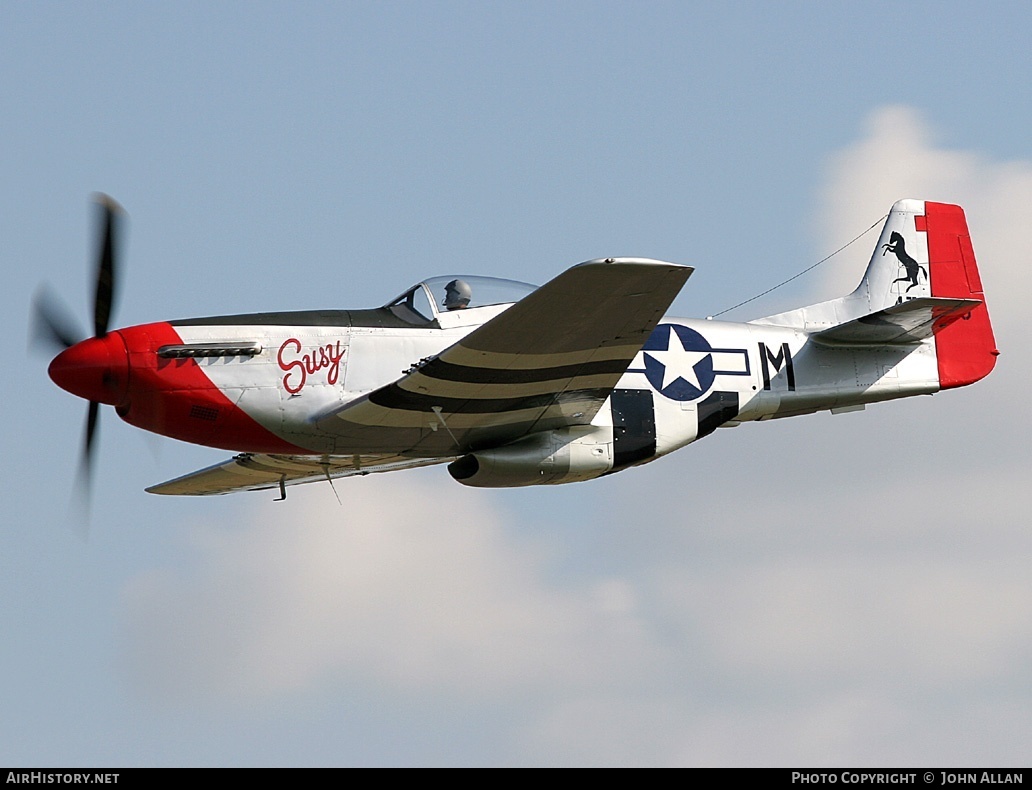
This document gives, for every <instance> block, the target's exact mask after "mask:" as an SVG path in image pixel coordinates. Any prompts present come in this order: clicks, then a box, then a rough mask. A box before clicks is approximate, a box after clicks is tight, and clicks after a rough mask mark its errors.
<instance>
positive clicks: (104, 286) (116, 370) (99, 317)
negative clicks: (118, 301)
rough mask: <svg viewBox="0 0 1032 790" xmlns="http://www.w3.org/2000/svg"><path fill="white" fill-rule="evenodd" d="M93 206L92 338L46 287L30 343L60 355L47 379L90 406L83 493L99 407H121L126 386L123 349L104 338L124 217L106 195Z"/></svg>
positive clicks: (116, 339) (111, 336)
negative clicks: (96, 237) (95, 246)
mask: <svg viewBox="0 0 1032 790" xmlns="http://www.w3.org/2000/svg"><path fill="white" fill-rule="evenodd" d="M95 200H96V203H97V207H98V209H99V211H98V220H99V224H98V226H97V227H98V231H99V244H98V249H97V262H96V276H95V280H96V288H95V293H94V297H93V337H91V338H85V339H83V335H82V333H81V331H80V330H79V328H78V323H77V322H76V321H75V319H74V317H73V316H72V315H71V311H70V310H69V309H68V307H67V306H66V305H65V304H64V303H63V302H62V301H61V300H60V299H58V298H57V297H56V296H55V295H54V294H53V293H52V291H51V290H50V289H49V288H47V287H46V286H43V287H41V288H40V290H39V291H38V293H37V294H36V299H35V303H34V305H33V324H34V327H33V337H34V339H35V340H36V341H37V342H39V343H41V344H46V345H48V346H50V347H51V348H56V349H59V350H60V353H59V354H58V355H57V356H56V357H55V358H54V359H53V361H52V362H51V363H50V368H49V371H48V372H49V373H50V378H52V379H53V380H54V383H56V384H57V385H58V386H60V387H61V388H63V389H66V390H68V391H69V392H71V393H72V394H74V395H78V396H79V397H81V398H85V399H86V400H88V401H89V409H88V410H87V412H86V435H85V439H84V441H83V453H82V465H81V467H80V481H81V483H82V484H83V486H84V487H85V488H86V489H87V491H88V489H89V484H90V480H91V477H92V467H93V454H94V448H95V446H96V438H97V419H98V417H99V413H100V404H101V403H108V404H111V405H118V404H120V403H122V402H123V401H124V400H125V397H126V393H127V390H128V384H129V361H128V355H127V353H126V349H125V344H124V342H123V341H122V338H121V336H120V335H119V334H118V333H117V332H112V333H109V332H108V325H109V322H110V319H111V313H112V309H113V306H114V301H115V296H116V293H117V288H116V283H117V270H118V267H117V258H118V233H119V223H120V220H121V218H122V216H123V215H124V213H125V212H124V211H123V209H122V207H121V206H119V205H118V203H116V202H115V201H114V200H113V199H112V198H110V197H108V196H107V195H96V196H95Z"/></svg>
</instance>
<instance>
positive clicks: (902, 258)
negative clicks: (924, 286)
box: [882, 231, 928, 291]
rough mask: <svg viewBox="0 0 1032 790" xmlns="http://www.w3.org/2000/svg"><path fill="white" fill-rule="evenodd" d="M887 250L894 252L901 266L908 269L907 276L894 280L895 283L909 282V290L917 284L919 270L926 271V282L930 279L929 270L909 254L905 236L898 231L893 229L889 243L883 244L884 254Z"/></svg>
mask: <svg viewBox="0 0 1032 790" xmlns="http://www.w3.org/2000/svg"><path fill="white" fill-rule="evenodd" d="M886 252H891V253H893V254H894V255H895V256H896V259H897V260H898V261H899V264H900V266H902V267H903V268H904V269H906V272H907V276H906V277H899V278H897V279H895V280H893V281H892V282H893V284H895V283H906V282H908V283H910V285H909V286H908V287H907V291H909V290H910V289H911V288H913V287H914V286H915V285H917V273H918V272H919V271H923V272H924V276H925V282H927V281H928V270H927V269H926V268H925V267H924V266H922V265H921V264H919V263H918V262H917V261H915V260H914V259H913V258H911V257H910V255H908V254H907V243H906V242H905V241H903V237H902V236H901V235H900V234H899V233H898V232H897V231H892V235H891V236H889V243H888V244H883V245H882V255H884V254H885V253H886Z"/></svg>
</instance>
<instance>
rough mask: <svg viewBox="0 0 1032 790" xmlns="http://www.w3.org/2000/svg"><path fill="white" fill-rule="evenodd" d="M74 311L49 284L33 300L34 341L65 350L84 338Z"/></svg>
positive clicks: (41, 288)
mask: <svg viewBox="0 0 1032 790" xmlns="http://www.w3.org/2000/svg"><path fill="white" fill-rule="evenodd" d="M83 337H84V336H83V334H82V331H81V330H80V328H79V326H78V323H77V322H76V320H75V319H74V318H73V317H72V311H71V310H69V309H68V306H67V305H66V304H65V303H64V302H63V301H61V299H59V298H58V297H57V295H56V294H55V293H54V292H53V291H52V290H50V288H49V287H47V286H45V285H44V286H41V287H40V289H39V290H38V291H36V297H35V298H34V299H33V300H32V338H31V339H32V342H33V343H34V344H37V345H47V346H51V347H57V348H58V349H60V350H62V351H63V350H64V349H66V348H69V347H71V346H74V345H75V344H76V343H78V342H79V341H80V340H82V339H83Z"/></svg>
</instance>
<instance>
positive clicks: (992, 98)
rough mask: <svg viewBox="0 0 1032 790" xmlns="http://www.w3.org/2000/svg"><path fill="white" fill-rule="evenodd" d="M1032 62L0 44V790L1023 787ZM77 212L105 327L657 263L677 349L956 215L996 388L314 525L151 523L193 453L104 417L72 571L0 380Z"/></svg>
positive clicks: (177, 16) (317, 504)
mask: <svg viewBox="0 0 1032 790" xmlns="http://www.w3.org/2000/svg"><path fill="white" fill-rule="evenodd" d="M1030 29H1032V12H1030V11H1029V10H1028V8H1027V6H1026V5H1024V4H1019V3H993V4H989V5H988V6H987V7H985V8H982V9H979V10H975V9H974V8H973V7H971V6H970V5H969V4H964V3H934V4H933V3H911V4H904V5H900V4H898V3H865V4H856V5H854V6H849V5H847V4H841V3H836V4H828V3H813V4H808V3H792V4H787V5H777V6H775V5H772V4H748V3H746V4H715V5H712V4H710V5H701V4H698V5H696V4H690V3H651V4H647V5H644V6H642V5H640V4H638V5H633V6H632V5H631V4H620V3H602V2H599V3H572V2H571V3H560V4H554V3H547V4H545V3H542V4H534V3H519V4H516V3H493V2H492V3H436V4H426V3H349V4H343V3H335V4H272V3H246V4H244V3H218V4H210V3H204V4H197V3H177V4H169V5H161V4H118V3H93V4H71V5H70V4H58V3H7V4H3V5H2V6H0V73H2V74H3V75H4V77H3V79H2V80H0V142H2V145H0V166H2V170H0V172H2V173H3V175H4V183H5V185H6V187H7V189H6V190H5V192H4V196H3V197H2V198H0V208H2V210H0V234H2V235H0V237H2V238H3V239H4V243H5V257H6V260H7V261H8V263H7V266H6V268H5V271H6V272H8V275H9V280H10V282H9V283H8V285H7V287H6V288H4V289H2V292H0V300H2V305H3V310H2V313H0V321H2V322H3V327H4V332H5V335H6V336H7V337H8V338H10V339H11V340H12V343H11V345H12V354H11V355H10V358H9V361H8V367H9V369H8V372H7V375H6V380H7V382H8V383H9V389H8V396H7V398H6V403H7V407H8V408H7V414H8V416H7V419H6V420H4V421H3V429H2V430H3V439H4V447H5V448H6V449H7V452H5V453H4V456H3V460H2V461H0V464H2V469H3V473H4V479H5V480H6V481H7V483H6V486H5V496H4V497H3V502H2V504H0V509H2V510H0V512H2V513H3V519H2V523H0V594H2V596H3V600H4V602H5V603H4V606H3V607H2V609H0V632H2V633H3V634H4V636H5V638H4V640H3V642H4V645H3V648H2V649H0V666H2V667H3V670H4V671H3V673H2V677H3V679H2V681H0V683H2V684H3V685H2V694H0V696H2V698H3V699H4V715H3V717H2V718H0V744H2V745H0V760H2V761H3V762H5V763H8V764H20V765H43V764H48V765H412V764H417V765H429V764H435V765H436V764H448V765H450V764H461V765H501V764H505V765H513V764H515V765H542V764H544V765H571V764H577V765H581V764H592V765H594V764H621V765H638V764H644V765H753V764H759V765H776V764H784V765H797V764H809V765H833V764H852V765H874V764H898V765H918V764H932V765H970V764H994V765H1016V764H1027V743H1028V737H1029V734H1030V732H1032V715H1030V713H1029V711H1030V710H1032V705H1030V704H1029V703H1030V700H1029V688H1030V686H1029V683H1028V657H1029V655H1032V629H1030V626H1029V623H1030V622H1032V586H1030V583H1029V582H1028V579H1027V559H1028V556H1029V552H1030V550H1032V541H1030V538H1029V536H1028V530H1027V515H1026V514H1027V513H1028V512H1029V506H1030V505H1032V502H1030V501H1029V492H1028V485H1027V481H1028V479H1029V472H1030V471H1032V470H1030V468H1029V467H1030V464H1029V455H1028V449H1027V448H1028V437H1029V428H1030V420H1029V417H1028V415H1027V409H1024V408H1022V407H1020V406H1018V405H1016V404H1020V403H1021V402H1022V401H1023V396H1022V395H1021V392H1023V391H1024V390H1025V389H1027V387H1028V386H1029V385H1030V384H1032V382H1030V381H1029V379H1030V377H1029V375H1028V373H1027V371H1028V363H1029V361H1030V360H1029V354H1028V352H1027V351H1026V350H1025V348H1024V342H1025V341H1024V334H1025V328H1024V326H1023V324H1022V323H1020V317H1021V316H1022V315H1023V313H1024V311H1023V306H1024V301H1025V297H1026V295H1027V294H1028V293H1029V276H1028V274H1027V271H1026V270H1027V261H1026V260H1025V252H1024V251H1025V249H1027V239H1026V238H1025V236H1026V231H1025V228H1026V227H1027V219H1026V218H1025V213H1026V207H1027V206H1028V205H1030V204H1032V150H1030V144H1029V140H1028V134H1027V130H1028V128H1029V126H1030V120H1032V119H1030V107H1032V103H1030V96H1029V91H1030V87H1029V86H1030V85H1032V61H1030V59H1029V57H1028V54H1027V41H1028V40H1029V34H1030V32H1032V30H1030ZM94 191H104V192H108V193H110V194H112V195H114V196H115V197H116V198H117V199H118V200H119V201H120V202H121V203H122V204H123V205H124V206H125V207H126V209H127V211H128V212H129V218H130V219H129V227H128V234H127V244H126V250H125V252H126V254H125V264H126V271H125V273H124V278H123V284H124V288H123V291H122V298H121V302H120V305H119V309H118V312H117V314H116V324H119V325H128V324H134V323H143V322H146V321H150V320H157V319H161V318H174V317H184V316H192V315H207V314H225V313H233V312H243V311H257V310H274V309H276V310H281V309H302V308H314V307H367V306H374V305H377V304H381V303H383V302H385V301H386V300H388V299H389V298H391V297H393V296H394V295H396V294H397V293H399V292H401V291H402V290H403V289H404V288H405V287H407V286H408V285H410V284H412V283H413V282H416V281H418V280H420V279H423V278H424V277H427V276H431V275H437V274H446V273H450V272H469V273H475V274H484V275H491V276H500V277H513V278H516V279H522V280H527V281H530V282H544V281H545V280H547V279H549V278H550V277H552V276H554V275H555V274H557V273H558V272H560V271H562V270H563V269H564V268H566V267H568V266H570V265H572V264H574V263H577V262H579V261H583V260H587V259H590V258H594V257H599V256H609V255H640V256H649V257H656V258H665V259H669V260H674V261H679V262H683V263H688V264H692V265H694V266H696V268H697V271H696V273H695V275H694V276H693V277H692V279H691V281H690V282H689V284H688V286H687V287H686V288H685V290H684V292H683V293H682V294H681V296H680V297H679V298H678V300H677V301H676V302H675V305H674V310H673V312H675V313H676V314H681V315H706V314H712V313H715V312H717V311H719V310H722V309H724V308H725V307H728V306H730V305H732V304H735V303H737V302H739V301H741V300H742V299H745V298H747V297H749V296H752V295H753V294H755V293H757V292H759V291H761V290H764V289H765V288H767V287H769V286H770V285H772V284H774V283H776V282H779V281H781V280H783V279H785V278H787V277H789V276H791V275H792V274H794V273H796V272H797V271H799V270H800V269H802V268H805V267H806V266H808V265H810V264H811V263H813V262H814V261H816V260H818V259H820V258H822V257H823V256H824V255H825V254H827V252H829V251H830V250H832V249H835V248H836V247H838V246H839V245H841V244H842V243H844V242H845V241H846V240H848V239H849V238H851V237H852V236H853V235H855V234H856V233H858V232H859V231H861V230H863V229H864V228H865V227H867V226H868V225H869V224H871V222H873V221H874V220H875V219H876V218H877V217H878V216H881V215H882V214H884V213H885V212H886V211H887V210H888V208H889V206H890V205H891V203H892V202H893V201H894V200H895V199H897V198H901V197H917V198H928V199H935V200H944V201H952V202H958V203H961V204H963V205H965V206H966V207H967V209H968V213H969V220H970V224H971V227H972V232H973V235H974V244H975V249H976V251H977V252H978V254H979V261H980V265H981V270H982V275H983V281H984V282H985V284H986V288H987V293H988V299H989V306H990V311H991V314H992V316H993V321H994V326H995V328H996V331H997V337H998V341H999V345H1000V348H1001V349H1002V350H1003V352H1004V354H1003V356H1002V357H1001V361H1000V364H999V366H998V368H997V370H996V371H995V372H994V373H993V375H992V376H991V377H990V378H989V379H988V380H986V381H985V382H983V383H981V384H980V385H978V386H976V387H972V388H969V389H967V390H963V391H957V392H952V393H943V394H941V395H937V396H936V397H934V398H922V399H915V400H912V401H906V402H900V403H895V404H885V405H880V406H876V407H872V408H870V409H868V410H867V411H866V412H864V413H863V414H851V415H842V416H839V417H831V416H829V415H816V416H813V417H810V418H806V419H800V420H787V421H782V422H781V423H779V424H770V425H748V426H744V427H741V428H738V429H737V430H734V431H720V432H718V434H717V435H715V436H713V437H710V438H708V439H707V440H706V441H705V442H703V443H700V444H699V445H697V446H694V447H691V448H688V449H686V450H683V451H681V452H680V453H678V454H676V455H674V456H672V457H670V458H667V459H665V460H662V461H660V462H658V463H656V464H652V465H649V466H646V467H643V468H641V469H637V470H631V471H629V472H627V473H624V474H621V475H617V476H614V477H611V478H607V479H606V480H602V481H593V482H590V483H585V484H578V485H573V486H563V487H558V488H556V489H545V490H517V491H499V492H490V491H488V492H483V491H472V490H467V489H465V488H462V487H460V486H457V485H455V484H453V483H452V481H451V480H450V479H449V478H448V477H447V475H446V473H445V472H444V470H443V469H429V470H420V471H414V472H410V473H402V474H399V475H392V476H383V477H380V478H373V477H370V478H364V479H362V480H353V481H342V483H340V484H338V490H339V491H340V493H341V499H342V500H343V505H342V506H338V504H337V502H336V500H335V499H334V497H333V494H332V492H330V491H329V490H328V487H326V486H308V487H306V488H302V489H295V490H294V491H292V492H291V496H290V498H289V499H288V501H287V502H286V503H281V504H274V503H273V502H271V501H270V498H269V497H267V496H266V495H264V494H255V495H240V496H236V497H222V498H216V499H198V500H192V499H170V498H159V497H153V496H150V495H147V494H145V493H144V492H143V488H144V487H145V486H147V485H149V484H152V483H154V482H157V481H160V480H164V479H168V478H171V477H174V476H177V475H179V474H181V473H184V472H186V471H189V470H192V469H195V468H198V467H201V466H204V465H207V464H209V463H214V462H215V461H217V460H219V459H221V458H223V457H224V454H223V453H221V452H219V451H214V450H206V449H204V448H195V447H188V446H184V445H179V444H177V443H175V442H172V441H171V440H164V439H156V438H152V437H146V436H144V435H142V434H141V433H140V432H138V431H136V430H135V429H132V428H130V427H129V426H127V425H125V424H123V423H121V422H120V421H119V420H118V419H117V417H116V416H115V415H114V414H113V413H112V412H111V410H107V409H106V410H105V413H104V414H103V415H102V418H103V419H102V425H101V431H100V448H99V453H98V458H97V462H98V463H97V472H98V473H97V475H96V480H95V496H94V502H93V518H92V526H91V529H90V534H89V539H88V541H86V542H83V541H82V540H81V539H80V537H79V535H78V533H77V530H76V528H75V526H74V521H75V520H74V518H72V519H69V515H68V509H69V501H70V491H71V487H72V480H73V478H74V474H75V465H76V460H77V457H78V452H79V445H80V442H81V434H82V429H83V420H84V416H85V408H84V406H83V404H81V403H79V402H77V401H76V400H75V399H74V398H72V397H71V396H69V395H67V394H66V393H64V392H61V391H60V390H58V389H57V388H56V387H55V386H53V385H52V384H51V382H50V381H49V379H48V378H47V377H46V372H45V370H46V360H45V359H44V358H43V357H40V356H37V355H26V353H25V352H24V350H23V349H24V346H25V338H26V336H27V327H28V307H29V303H30V300H31V296H32V293H33V292H34V290H35V289H36V287H37V286H38V285H39V283H40V282H41V281H43V280H46V281H48V282H50V283H51V284H52V285H53V286H54V287H55V289H57V290H58V291H59V292H60V293H61V294H62V296H63V297H64V298H65V299H66V301H67V302H68V303H69V305H70V306H71V307H72V308H73V310H75V311H76V314H77V315H79V316H81V318H82V324H83V326H85V325H86V323H87V321H86V310H87V308H86V304H87V301H88V300H87V296H86V293H87V276H88V275H87V270H88V267H89V260H90V257H91V255H92V239H91V232H92V228H91V220H92V211H91V206H90V205H89V203H88V199H89V195H90V193H91V192H94ZM871 243H873V242H871ZM858 246H859V245H858ZM868 255H869V249H867V247H866V243H865V248H864V249H862V250H861V249H854V248H851V249H850V250H849V251H848V252H847V253H845V254H843V255H842V256H839V257H838V258H836V259H835V260H834V261H833V262H830V263H829V264H827V265H825V266H824V267H822V268H821V269H820V270H819V271H818V272H817V273H815V274H814V275H812V276H809V277H806V278H803V279H800V280H797V281H795V282H793V283H792V284H791V285H790V286H788V287H786V288H785V289H782V290H781V291H779V292H777V293H776V294H774V295H772V296H771V297H768V298H766V299H765V300H764V301H762V302H758V303H756V304H754V305H750V307H749V308H743V309H742V310H740V311H738V312H737V313H736V314H733V316H732V317H738V318H741V319H747V318H750V317H755V316H757V315H761V314H766V313H773V312H777V311H779V310H781V309H784V308H787V307H791V306H795V305H798V304H803V303H806V302H809V301H815V300H817V299H821V298H828V297H831V296H835V295H838V293H839V292H841V290H842V289H843V288H844V287H851V285H852V284H853V283H854V282H855V281H856V280H857V279H858V278H859V276H860V270H861V269H862V266H863V265H864V261H865V259H866V257H867V256H868ZM70 522H73V523H70Z"/></svg>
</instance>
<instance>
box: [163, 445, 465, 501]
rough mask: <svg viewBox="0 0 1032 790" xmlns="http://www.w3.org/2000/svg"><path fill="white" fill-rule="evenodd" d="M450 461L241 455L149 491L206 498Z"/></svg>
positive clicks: (372, 456) (438, 459)
mask: <svg viewBox="0 0 1032 790" xmlns="http://www.w3.org/2000/svg"><path fill="white" fill-rule="evenodd" d="M447 460H450V459H448V458H401V457H399V456H375V455H343V456H341V455H330V456H324V455H264V454H259V453H241V454H240V455H236V456H233V457H232V458H230V459H229V460H228V461H224V462H223V463H221V464H216V465H215V466H209V467H207V468H206V469H200V470H198V471H196V472H191V473H190V474H188V475H183V476H182V477H177V478H176V479H175V480H169V481H167V482H165V483H159V484H157V485H153V486H151V487H150V488H148V489H147V493H150V494H169V495H172V496H207V495H211V494H232V493H234V492H236V491H260V490H262V489H268V488H273V489H274V488H280V487H281V486H294V485H300V484H301V483H318V482H320V481H323V482H325V481H327V480H331V479H335V478H338V477H351V476H353V475H367V474H371V473H373V472H391V471H394V470H395V469H412V468H414V467H417V466H428V465H430V464H436V463H440V462H441V461H447Z"/></svg>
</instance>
